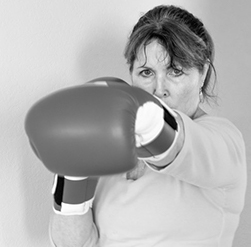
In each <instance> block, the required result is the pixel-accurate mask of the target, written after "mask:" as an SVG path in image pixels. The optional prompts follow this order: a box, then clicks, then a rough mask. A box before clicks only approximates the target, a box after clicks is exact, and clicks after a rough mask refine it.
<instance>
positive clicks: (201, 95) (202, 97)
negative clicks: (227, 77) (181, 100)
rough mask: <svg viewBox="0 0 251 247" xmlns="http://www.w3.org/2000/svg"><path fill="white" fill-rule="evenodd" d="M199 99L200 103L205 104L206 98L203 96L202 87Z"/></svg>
mask: <svg viewBox="0 0 251 247" xmlns="http://www.w3.org/2000/svg"><path fill="white" fill-rule="evenodd" d="M199 99H200V103H203V102H204V96H203V89H202V87H201V88H200V91H199Z"/></svg>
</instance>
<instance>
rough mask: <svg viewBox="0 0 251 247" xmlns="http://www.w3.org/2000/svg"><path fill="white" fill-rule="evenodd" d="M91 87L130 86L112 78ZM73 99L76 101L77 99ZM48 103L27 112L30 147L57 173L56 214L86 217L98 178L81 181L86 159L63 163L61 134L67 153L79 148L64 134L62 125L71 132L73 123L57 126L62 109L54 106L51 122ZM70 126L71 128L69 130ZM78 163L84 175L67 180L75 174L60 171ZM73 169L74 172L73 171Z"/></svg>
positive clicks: (66, 116) (55, 186)
mask: <svg viewBox="0 0 251 247" xmlns="http://www.w3.org/2000/svg"><path fill="white" fill-rule="evenodd" d="M88 83H90V84H93V85H103V86H112V85H115V84H116V85H119V84H124V85H127V86H128V84H127V83H125V82H124V81H122V80H121V79H118V78H111V77H109V78H108V77H106V78H98V79H94V80H92V81H90V82H88ZM80 87H81V86H80ZM53 97H54V96H52V98H53ZM49 98H50V97H49ZM71 99H72V100H74V98H71ZM46 101H47V97H45V98H44V99H42V100H40V101H39V102H38V103H36V104H35V105H34V106H33V107H32V108H31V110H30V111H29V112H28V114H27V116H26V120H25V129H26V133H27V135H28V136H29V139H30V143H31V146H32V148H33V150H34V152H35V154H36V155H37V156H38V158H39V159H41V160H42V161H43V162H44V164H45V165H46V167H47V168H49V170H52V171H53V172H55V173H56V175H55V178H54V185H53V189H52V193H53V196H54V207H53V209H54V211H55V212H56V213H58V214H63V215H76V214H79V215H80V214H84V213H86V212H87V211H88V209H89V208H90V207H91V205H92V201H93V197H94V193H95V189H96V185H97V182H98V177H79V176H80V175H83V173H84V175H85V172H84V164H86V162H87V161H88V160H87V161H86V160H85V158H84V157H83V159H82V161H80V160H78V159H77V158H76V157H77V156H76V157H75V156H74V155H71V156H70V158H69V159H68V162H69V163H68V164H67V162H62V159H63V158H62V159H61V158H60V157H61V155H62V156H63V152H64V150H63V149H62V150H61V151H62V152H61V154H60V148H61V147H58V145H59V142H60V140H59V139H60V135H61V134H62V140H63V141H65V143H64V144H63V146H64V148H65V149H67V150H68V153H71V152H72V150H74V149H75V148H76V144H77V143H76V142H75V146H74V145H73V146H71V145H72V141H73V139H74V137H73V136H71V138H69V140H67V136H66V135H67V134H65V133H66V132H67V131H66V132H65V129H63V128H62V125H64V124H65V125H64V126H65V127H66V129H68V130H69V129H71V128H72V130H73V128H74V127H73V126H71V123H70V122H67V123H64V120H63V122H62V123H60V124H58V122H57V121H56V122H54V121H55V119H56V118H57V117H59V115H60V113H58V112H57V110H56V109H57V107H59V108H60V105H57V106H56V107H55V106H54V107H55V108H54V110H56V112H53V110H52V112H51V113H52V114H54V113H55V114H56V117H55V118H54V119H51V117H50V116H48V115H46V114H45V113H46V112H47V110H49V108H50V107H51V106H50V105H49V104H48V105H46V104H45V105H43V106H41V103H42V102H46ZM47 107H49V108H47ZM59 110H60V109H59ZM61 110H62V109H61ZM73 111H74V109H73ZM47 113H48V112H47ZM61 113H62V114H66V115H64V117H65V118H64V117H63V119H67V118H68V115H67V110H66V111H65V112H61ZM68 113H69V112H68ZM61 117H62V115H61ZM43 121H44V122H47V124H49V125H43V123H42V122H43ZM70 121H73V123H74V119H70ZM59 122H60V121H59ZM57 124H58V125H57ZM67 124H69V126H68V127H67ZM60 131H62V133H60ZM75 131H78V130H75ZM51 141H52V142H51ZM73 142H74V141H73ZM41 143H43V145H41ZM47 145H49V146H47ZM53 145H55V146H53ZM45 146H47V148H48V149H50V150H51V153H47V151H46V150H45V149H44V148H45ZM55 147H56V148H55ZM54 151H57V155H58V157H57V159H55V156H54V155H56V154H53V152H54ZM76 152H77V150H75V153H76ZM80 152H82V151H80ZM45 157H46V158H45ZM75 158H76V159H75ZM53 159H54V161H55V164H56V167H54V169H51V165H52V164H53V161H52V160H53ZM89 161H90V160H89ZM47 162H48V163H47ZM76 162H81V163H82V165H83V171H82V173H81V174H79V173H78V171H74V175H75V176H77V177H73V176H65V175H72V173H67V172H65V171H64V169H61V168H62V167H63V166H69V167H71V165H72V164H75V163H76ZM100 162H101V163H102V162H103V161H102V160H101V161H100ZM61 165H63V166H61ZM94 167H95V166H94ZM70 169H72V170H74V167H72V168H70ZM58 174H59V175H58ZM87 175H89V174H87Z"/></svg>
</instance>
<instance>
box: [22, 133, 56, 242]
mask: <svg viewBox="0 0 251 247" xmlns="http://www.w3.org/2000/svg"><path fill="white" fill-rule="evenodd" d="M24 143H25V144H26V145H27V146H29V141H28V138H26V140H25V142H24ZM27 146H26V147H25V148H26V151H27V150H28V152H27V154H26V155H24V156H23V157H24V160H23V161H22V178H23V180H22V182H23V184H22V185H23V189H22V191H23V192H24V195H23V197H24V200H25V201H24V202H25V206H24V217H25V218H24V220H25V226H26V232H27V234H28V236H29V241H32V242H33V243H36V242H37V243H39V244H38V246H43V245H41V243H43V242H46V243H47V244H46V246H48V245H49V235H48V226H49V219H50V214H51V212H52V196H51V188H52V183H53V174H52V173H50V172H49V171H47V170H46V168H45V167H44V166H43V164H42V163H41V162H40V161H39V160H38V159H37V157H36V156H35V155H34V154H33V152H32V150H31V148H30V150H29V148H27Z"/></svg>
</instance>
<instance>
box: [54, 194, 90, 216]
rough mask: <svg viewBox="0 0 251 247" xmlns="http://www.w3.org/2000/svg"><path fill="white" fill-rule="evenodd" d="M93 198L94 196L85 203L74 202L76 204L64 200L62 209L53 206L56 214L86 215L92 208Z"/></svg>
mask: <svg viewBox="0 0 251 247" xmlns="http://www.w3.org/2000/svg"><path fill="white" fill-rule="evenodd" d="M93 199H94V198H92V199H91V200H89V201H86V202H84V203H81V204H74V205H73V204H67V203H63V202H62V204H61V210H60V211H58V210H56V209H55V208H54V207H53V210H54V212H55V213H56V214H60V215H68V216H69V215H84V214H86V213H87V212H88V210H89V209H90V208H92V203H93Z"/></svg>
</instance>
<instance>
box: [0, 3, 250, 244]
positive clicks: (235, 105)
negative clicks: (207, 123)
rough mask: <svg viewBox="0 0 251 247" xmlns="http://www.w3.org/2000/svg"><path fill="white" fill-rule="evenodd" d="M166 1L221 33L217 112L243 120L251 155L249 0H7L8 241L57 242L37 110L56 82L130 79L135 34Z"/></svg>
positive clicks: (4, 134)
mask: <svg viewBox="0 0 251 247" xmlns="http://www.w3.org/2000/svg"><path fill="white" fill-rule="evenodd" d="M161 3H176V4H178V5H183V6H185V7H186V8H188V9H189V10H190V11H192V12H193V13H194V14H195V15H197V16H198V17H201V18H202V19H203V20H204V22H205V23H206V25H207V26H208V28H209V30H210V32H211V33H212V35H213V37H214V39H215V42H216V44H217V46H216V49H217V57H216V67H217V69H218V77H219V78H218V79H219V83H220V86H219V90H220V98H221V101H220V107H219V108H218V109H214V110H213V113H215V114H219V115H223V116H226V117H228V118H230V119H231V120H232V121H233V122H234V123H235V124H236V125H237V126H238V127H239V128H240V129H241V131H242V132H243V134H244V137H245V140H246V143H247V156H248V161H249V163H250V145H251V140H250V132H251V131H250V124H249V120H250V110H248V107H249V104H250V98H249V96H248V91H249V92H250V86H249V81H250V78H251V72H250V69H249V63H248V59H249V55H250V51H251V47H250V44H251V42H250V39H251V34H250V28H249V26H248V24H249V23H250V22H251V17H250V15H249V13H248V12H249V9H250V6H248V4H249V3H248V1H244V0H240V1H227V0H221V1H217V2H216V1H209V0H191V1H189V2H188V1H185V0H184V1H181V0H180V1H158V0H154V1H153V0H138V1H135V0H120V1H117V0H110V1H103V0H91V1H88V0H75V1H69V0H43V1H38V0H23V1H18V0H8V1H5V0H0V85H1V90H0V113H1V118H0V162H1V172H0V194H1V197H0V208H1V210H0V246H11V247H16V246H27V247H29V246H37V247H39V246H49V242H48V230H47V228H48V220H49V215H50V212H51V202H52V201H51V200H52V199H51V194H50V190H51V185H52V174H50V173H49V172H48V171H47V170H46V169H45V168H44V167H43V166H42V165H41V163H40V162H39V161H38V160H37V159H36V157H35V156H34V154H33V153H32V151H31V149H30V147H29V144H28V141H27V138H26V136H25V133H24V118H25V114H26V112H27V110H28V109H29V107H30V106H31V105H32V104H33V103H34V102H35V101H36V100H37V99H39V98H41V97H42V96H44V95H46V94H48V93H50V92H52V91H54V90H56V89H59V88H62V87H66V86H70V85H76V84H79V83H82V82H85V81H87V80H89V79H92V78H96V77H98V76H105V75H112V76H118V77H121V78H123V79H125V80H128V78H129V76H128V72H127V66H126V65H125V61H124V59H123V49H124V46H125V42H126V37H127V36H128V34H129V31H130V30H131V27H132V25H133V24H134V23H135V22H136V21H137V19H138V17H139V16H140V14H141V13H142V12H145V11H146V10H148V9H150V8H152V7H153V6H155V5H158V4H161ZM248 172H249V175H250V168H249V169H248ZM250 188H251V183H250V182H249V189H248V192H249V193H250ZM250 204H251V198H250V197H249V196H247V201H246V207H245V210H244V212H243V214H242V219H241V224H240V227H239V229H238V232H237V236H236V240H235V246H236V247H237V246H238V247H244V246H249V245H250V244H251V236H250V234H249V229H250V226H251V223H250V222H251V212H250Z"/></svg>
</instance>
